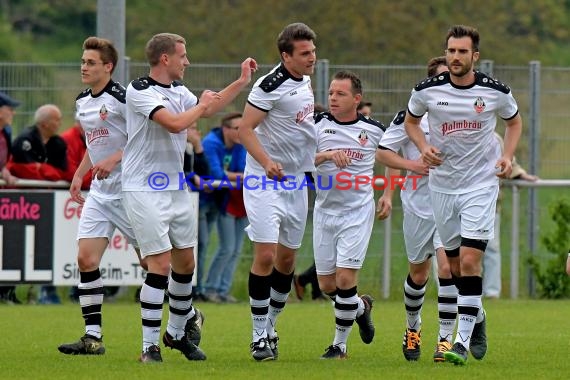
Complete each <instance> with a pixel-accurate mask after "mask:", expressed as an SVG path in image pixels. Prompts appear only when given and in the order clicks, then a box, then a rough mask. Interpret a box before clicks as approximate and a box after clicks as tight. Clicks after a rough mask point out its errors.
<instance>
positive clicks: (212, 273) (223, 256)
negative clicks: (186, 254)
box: [206, 214, 248, 296]
mask: <svg viewBox="0 0 570 380" xmlns="http://www.w3.org/2000/svg"><path fill="white" fill-rule="evenodd" d="M247 223H248V220H247V217H243V218H236V217H235V216H233V215H230V214H225V215H220V217H219V219H218V236H219V246H218V250H217V251H216V254H215V255H214V258H213V259H212V263H211V264H210V270H209V271H208V280H207V281H206V292H207V293H217V294H218V295H221V296H227V295H228V294H229V292H230V289H231V287H232V281H233V279H234V272H235V270H236V267H237V263H238V259H239V256H240V254H241V249H242V246H243V239H244V236H245V231H244V229H245V227H246V226H247Z"/></svg>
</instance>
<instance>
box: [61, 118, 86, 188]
mask: <svg viewBox="0 0 570 380" xmlns="http://www.w3.org/2000/svg"><path fill="white" fill-rule="evenodd" d="M61 138H62V139H63V140H64V141H65V143H66V145H67V170H66V172H65V176H64V179H65V180H66V181H69V182H71V181H72V180H73V175H74V174H75V171H76V170H77V168H78V167H79V164H80V163H81V160H83V156H84V155H85V152H86V151H87V144H86V143H85V132H84V131H83V128H82V127H81V124H79V121H75V123H74V124H73V125H72V126H71V127H70V128H69V129H68V130H66V131H65V132H63V133H62V134H61ZM92 177H93V171H92V169H89V171H88V172H87V174H85V176H83V182H82V183H81V190H89V188H90V187H91V179H92Z"/></svg>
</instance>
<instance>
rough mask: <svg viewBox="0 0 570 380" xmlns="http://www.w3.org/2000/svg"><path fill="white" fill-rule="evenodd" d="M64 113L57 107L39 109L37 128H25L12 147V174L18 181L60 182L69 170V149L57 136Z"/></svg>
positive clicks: (35, 124) (35, 119)
mask: <svg viewBox="0 0 570 380" xmlns="http://www.w3.org/2000/svg"><path fill="white" fill-rule="evenodd" d="M60 127H61V111H60V110H59V108H58V107H57V106H56V105H53V104H45V105H43V106H40V107H39V108H38V109H37V110H36V113H35V115H34V125H33V126H31V127H28V128H26V129H25V130H24V131H23V132H22V133H21V134H20V135H19V136H18V137H17V138H16V139H15V140H14V143H13V144H12V157H11V160H10V162H9V163H8V169H9V170H10V172H11V173H12V174H13V175H15V176H16V177H18V178H26V179H38V180H47V181H59V180H62V179H64V177H65V171H66V170H67V157H66V155H67V146H66V144H65V141H64V140H63V139H62V138H61V137H60V136H58V135H57V131H58V130H59V128H60Z"/></svg>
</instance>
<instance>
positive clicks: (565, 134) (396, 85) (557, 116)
mask: <svg viewBox="0 0 570 380" xmlns="http://www.w3.org/2000/svg"><path fill="white" fill-rule="evenodd" d="M125 63H126V73H125V74H126V77H127V78H129V79H133V78H136V77H139V76H144V75H147V74H148V65H147V64H146V63H144V62H131V61H128V60H127V61H126V62H125ZM486 64H487V65H488V64H489V62H487V63H486ZM491 65H492V73H493V76H494V77H496V78H498V79H499V80H501V81H502V82H504V83H507V84H508V85H509V86H510V87H511V88H512V91H513V94H514V96H515V98H516V99H517V102H518V104H519V110H520V113H521V115H522V117H523V131H524V132H523V133H524V135H523V138H522V139H521V142H520V144H519V149H518V150H517V159H518V161H519V162H520V163H521V165H522V166H523V167H525V168H529V169H531V170H530V172H531V173H532V174H537V175H539V176H540V177H541V178H542V179H545V180H548V179H556V178H560V179H568V178H570V165H569V164H570V149H568V146H569V143H570V128H569V126H568V121H569V120H570V108H569V107H568V106H567V105H568V104H570V87H569V86H568V85H567V84H568V83H570V67H544V66H540V63H537V62H530V63H529V65H528V66H500V65H493V64H492V62H491ZM273 66H274V64H262V65H260V69H259V70H258V72H257V73H256V74H255V78H257V77H259V75H262V74H263V73H265V72H267V70H269V69H270V68H271V67H273ZM483 68H484V66H483V65H482V69H483ZM341 69H347V70H351V71H354V72H356V73H357V74H359V76H360V78H361V80H362V83H363V86H364V92H365V94H364V96H365V99H366V100H367V101H370V102H372V103H373V117H375V118H376V119H378V120H380V121H382V122H383V123H384V124H386V125H387V124H388V123H389V122H390V120H391V118H392V117H393V115H394V114H395V113H396V112H397V111H399V110H401V109H404V108H406V105H407V101H408V98H409V95H410V91H411V88H412V87H413V86H414V85H415V84H416V83H417V82H419V81H420V80H421V79H423V78H424V77H425V75H426V68H425V66H424V65H410V66H403V65H370V66H367V65H335V64H333V63H331V62H328V61H327V60H321V61H319V64H318V65H317V69H316V72H315V75H314V76H313V88H314V90H315V92H316V98H317V99H318V100H319V101H320V102H326V96H327V95H326V94H327V90H328V81H329V78H330V77H332V75H333V74H334V73H335V72H336V71H338V70H341ZM79 70H80V67H79V63H78V62H74V63H69V62H66V63H11V62H0V91H4V92H6V93H8V94H9V95H10V96H12V97H14V98H15V99H17V100H19V101H20V102H22V105H21V106H20V107H19V108H18V109H17V113H16V116H15V118H14V123H13V126H12V128H13V130H14V132H13V133H14V135H16V134H17V133H18V132H19V131H21V130H22V129H23V128H24V127H25V126H27V125H31V123H32V117H33V113H34V111H35V109H36V108H37V107H38V106H40V105H42V104H45V103H55V104H57V105H59V106H60V108H61V109H62V111H63V113H64V122H65V124H64V126H67V125H71V124H72V122H73V115H74V103H75V98H76V96H77V95H78V94H79V93H80V92H81V91H82V90H83V89H84V87H85V86H84V85H83V84H82V83H81V80H80V75H79ZM239 72H240V67H239V64H205V63H192V64H191V65H190V67H189V68H188V69H187V73H186V80H185V82H186V85H187V86H188V88H190V89H191V90H192V91H193V92H195V93H196V94H197V95H199V94H200V93H201V92H202V90H204V89H206V88H209V89H221V88H223V87H224V86H225V85H227V84H228V83H230V82H232V81H233V80H235V79H236V78H237V77H238V75H239ZM255 78H254V79H255ZM247 94H248V91H247V90H244V91H242V93H241V94H240V95H239V96H238V98H237V99H236V100H235V102H233V104H231V105H230V106H229V107H228V111H241V110H242V109H243V106H244V104H245V102H246V100H247ZM216 123H217V120H215V119H214V120H202V121H200V124H199V125H200V128H201V129H202V130H203V131H206V130H207V129H209V128H210V127H211V126H213V125H215V124H216ZM501 128H502V126H500V125H499V126H498V129H499V130H500V129H501ZM551 191H556V190H552V189H541V190H540V191H539V190H537V189H535V188H529V189H528V191H527V192H525V197H526V198H528V205H529V206H528V207H527V212H525V213H524V214H522V215H519V217H520V218H521V220H523V221H524V222H526V231H525V232H522V233H521V237H520V239H527V240H528V247H529V249H530V250H531V251H532V252H533V254H536V255H539V256H540V255H543V254H545V252H544V250H543V249H542V248H541V247H540V246H539V244H538V241H539V239H538V234H539V232H540V231H539V228H538V226H539V224H540V223H541V220H543V219H544V215H545V214H546V202H545V201H543V200H542V199H541V195H540V194H547V193H548V194H550V192H551ZM525 197H523V198H522V199H521V202H522V201H525V200H526V199H525ZM528 221H530V222H528ZM522 225H524V223H523V224H522ZM391 233H392V235H394V236H398V237H399V234H401V228H400V227H397V228H395V229H394V230H392V231H391ZM384 281H385V280H384Z"/></svg>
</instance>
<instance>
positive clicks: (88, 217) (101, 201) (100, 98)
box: [58, 37, 146, 355]
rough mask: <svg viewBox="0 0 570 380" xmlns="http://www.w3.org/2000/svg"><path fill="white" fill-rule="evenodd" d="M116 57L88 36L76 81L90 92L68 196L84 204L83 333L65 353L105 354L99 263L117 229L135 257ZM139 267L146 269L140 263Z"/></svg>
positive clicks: (79, 109) (80, 258)
mask: <svg viewBox="0 0 570 380" xmlns="http://www.w3.org/2000/svg"><path fill="white" fill-rule="evenodd" d="M117 59H118V53H117V50H116V49H115V47H114V46H113V44H112V43H111V41H109V40H106V39H103V38H98V37H89V38H87V39H86V40H85V41H84V42H83V55H82V57H81V79H82V82H83V83H85V84H87V85H89V88H88V89H86V90H85V91H83V92H82V93H81V94H79V96H77V99H76V101H75V105H76V118H77V120H78V121H79V123H80V124H81V127H82V128H83V130H84V131H85V137H86V139H85V140H86V143H87V151H86V153H85V155H84V157H83V160H82V161H81V164H80V165H79V167H78V168H77V170H76V172H75V174H74V176H73V180H72V182H71V186H70V188H69V192H70V194H71V198H72V199H73V200H74V201H75V202H77V203H79V204H81V205H83V209H82V211H81V218H80V220H79V228H78V233H77V240H78V247H79V252H78V254H77V264H78V266H79V277H80V282H79V286H78V292H79V304H80V305H81V311H82V313H83V318H84V320H85V335H84V336H83V337H81V339H80V340H79V341H78V342H75V343H69V344H62V345H60V346H59V347H58V349H59V351H60V352H62V353H64V354H71V355H99V354H103V353H104V352H105V347H104V346H103V341H102V339H101V337H102V336H101V319H102V318H101V306H102V304H103V295H104V288H103V280H102V278H101V272H100V271H99V265H100V263H101V259H102V257H103V254H104V253H105V249H106V248H107V245H108V244H109V241H110V240H111V238H112V236H113V233H114V231H115V229H116V228H118V229H119V230H120V231H121V232H122V233H123V234H124V235H125V236H126V237H127V240H128V242H129V243H130V244H133V245H134V246H135V249H137V253H138V248H137V244H136V241H135V235H134V232H133V230H132V228H131V224H130V222H129V220H128V217H127V214H126V212H125V209H124V207H123V205H122V203H121V158H122V155H123V148H124V146H125V144H126V142H127V127H126V124H125V88H124V87H123V86H121V85H120V84H119V83H117V82H115V81H113V80H112V78H111V75H112V74H113V70H114V69H115V66H116V65H117ZM91 167H93V176H94V178H93V181H92V183H91V188H90V191H89V195H88V196H87V199H85V198H83V196H82V194H81V184H82V180H83V176H84V175H85V174H86V173H87V172H88V171H89V169H90V168H91ZM139 257H140V256H139ZM141 265H143V268H144V267H145V264H144V262H142V261H141ZM145 269H146V268H145Z"/></svg>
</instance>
